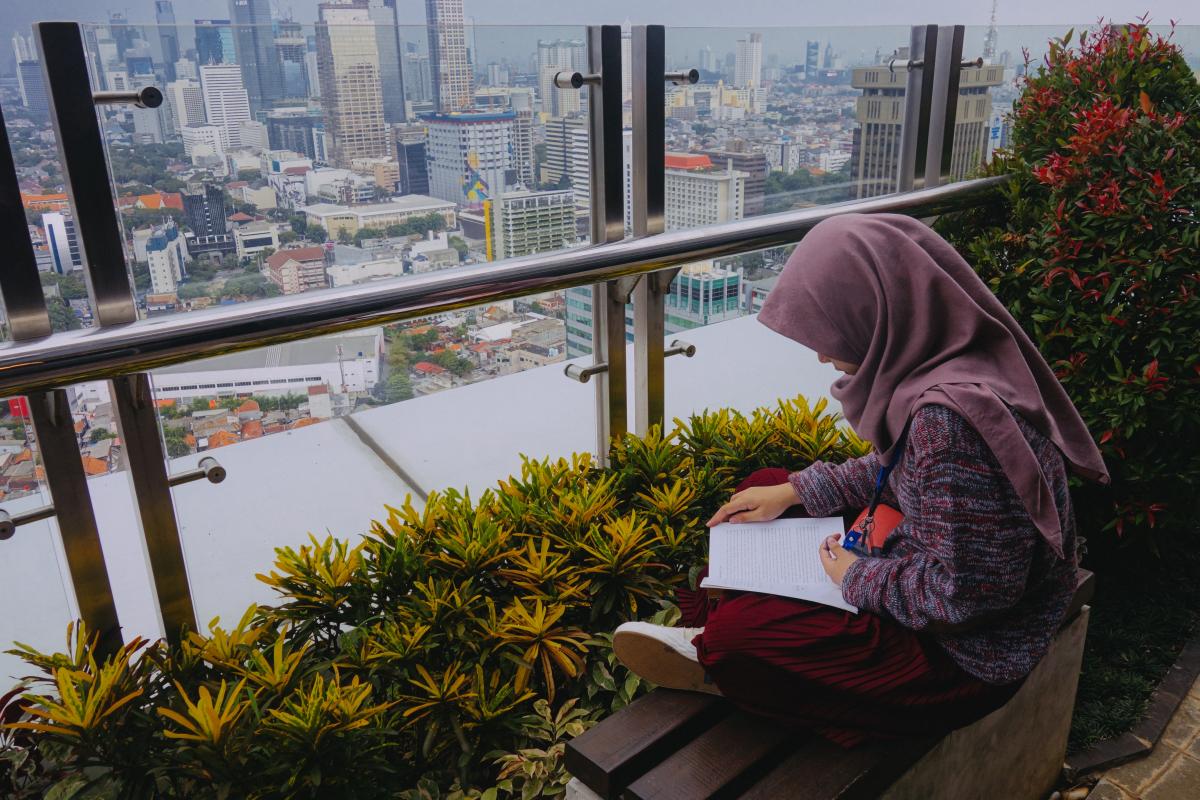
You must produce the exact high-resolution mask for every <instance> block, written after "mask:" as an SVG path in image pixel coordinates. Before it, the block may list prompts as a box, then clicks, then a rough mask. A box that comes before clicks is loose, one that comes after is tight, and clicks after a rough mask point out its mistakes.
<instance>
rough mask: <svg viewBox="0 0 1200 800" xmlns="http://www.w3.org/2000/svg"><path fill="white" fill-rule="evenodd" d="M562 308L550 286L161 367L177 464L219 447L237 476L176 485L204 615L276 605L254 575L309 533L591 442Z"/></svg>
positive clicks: (363, 523) (346, 531) (162, 403)
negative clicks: (568, 363) (568, 364)
mask: <svg viewBox="0 0 1200 800" xmlns="http://www.w3.org/2000/svg"><path fill="white" fill-rule="evenodd" d="M565 307H566V306H565V297H564V293H562V292H557V293H550V294H544V295H539V296H536V297H529V298H524V299H521V300H515V301H509V302H502V303H497V304H494V305H492V306H488V307H485V308H474V309H467V310H464V311H461V312H455V313H451V314H444V315H439V316H438V317H436V318H423V319H420V320H415V321H412V322H408V323H404V324H398V325H390V326H386V327H374V328H362V329H358V330H355V331H351V332H347V333H342V334H336V335H332V336H328V337H320V338H312V339H305V340H302V341H298V342H293V343H289V344H283V345H277V346H273V347H269V348H262V349H258V350H250V351H246V352H242V353H236V354H232V355H228V356H221V357H217V358H212V359H206V360H204V361H196V362H190V363H185V364H180V365H176V366H173V367H168V368H163V369H159V370H155V371H154V372H153V373H152V384H153V387H154V394H155V397H156V399H157V404H158V406H159V410H160V418H161V425H162V430H163V435H164V442H165V446H166V450H167V452H168V454H169V456H170V471H171V472H172V473H177V472H182V471H185V470H189V469H193V468H195V467H196V465H197V463H198V461H199V459H200V458H202V457H204V456H212V457H213V458H215V459H216V460H217V461H218V462H219V463H220V465H221V466H222V467H224V468H225V470H226V471H227V475H228V477H227V478H226V479H225V480H224V482H222V483H220V484H216V485H214V484H210V483H207V482H204V481H196V482H194V483H188V484H184V485H181V486H178V487H176V488H175V489H174V490H173V497H174V503H175V509H176V517H177V519H178V521H179V526H180V533H181V537H182V540H183V547H184V553H185V557H186V560H187V569H188V575H189V581H190V584H191V587H192V594H193V599H194V601H195V605H196V609H197V614H198V617H199V618H200V619H201V620H202V621H206V620H208V619H211V618H212V617H213V616H216V615H221V616H222V617H223V618H229V617H230V616H232V617H234V618H236V617H238V616H240V614H241V613H242V612H243V611H244V610H245V608H246V606H247V604H249V603H250V602H255V601H258V602H266V601H268V600H269V599H270V598H271V591H270V589H269V588H268V587H267V586H265V585H264V584H262V583H261V582H259V581H257V580H256V579H255V573H256V572H265V571H268V570H269V567H270V565H271V563H272V561H273V559H274V549H275V548H276V547H281V546H285V545H299V544H303V543H304V542H305V541H306V537H307V534H308V533H310V532H311V533H313V534H314V535H316V536H318V537H319V538H323V537H324V536H325V535H326V534H327V533H332V534H335V535H337V536H341V537H353V536H354V535H356V534H358V533H361V532H364V531H366V530H367V529H368V527H369V526H370V523H371V521H372V520H375V519H382V518H384V517H386V513H387V512H386V511H385V509H384V505H385V504H390V505H393V506H401V505H403V503H404V502H405V500H406V498H409V497H411V499H412V502H413V503H414V505H417V506H418V507H419V506H420V505H421V504H422V503H423V500H424V498H425V497H426V495H427V494H428V493H429V492H431V491H435V490H437V491H441V490H444V489H447V488H451V487H453V488H458V489H464V488H467V489H470V491H471V492H472V495H473V496H477V495H478V493H479V492H481V491H482V490H484V489H486V488H488V487H490V486H494V484H495V482H496V481H497V480H498V479H500V478H503V477H505V476H508V475H510V474H514V473H517V472H519V469H520V463H521V462H520V455H521V454H528V455H530V456H534V457H538V458H541V457H545V456H553V457H560V456H566V455H569V454H570V453H573V452H588V451H594V450H595V447H596V441H595V440H596V428H595V400H594V397H595V388H594V386H593V385H592V384H590V383H589V384H581V383H578V382H575V381H573V380H570V379H569V378H567V377H566V376H565V375H564V374H563V368H564V366H565V365H564V363H563V362H564V361H565V359H566V335H567V333H566V320H565ZM231 564H235V565H238V568H236V569H232V568H231V567H230V565H231Z"/></svg>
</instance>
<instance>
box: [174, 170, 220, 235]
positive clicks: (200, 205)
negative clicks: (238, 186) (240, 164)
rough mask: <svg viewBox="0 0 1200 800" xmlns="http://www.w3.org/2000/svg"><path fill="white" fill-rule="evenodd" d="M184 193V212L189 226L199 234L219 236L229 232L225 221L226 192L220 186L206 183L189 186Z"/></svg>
mask: <svg viewBox="0 0 1200 800" xmlns="http://www.w3.org/2000/svg"><path fill="white" fill-rule="evenodd" d="M182 195H183V213H184V216H185V217H187V223H188V227H189V228H191V229H192V232H193V233H194V234H196V235H197V236H219V235H222V234H225V233H227V232H228V231H227V229H226V223H225V192H224V191H222V189H221V187H220V186H217V185H216V184H212V183H206V184H204V186H203V187H195V188H194V189H193V188H191V187H189V190H188V191H185V192H183V193H182Z"/></svg>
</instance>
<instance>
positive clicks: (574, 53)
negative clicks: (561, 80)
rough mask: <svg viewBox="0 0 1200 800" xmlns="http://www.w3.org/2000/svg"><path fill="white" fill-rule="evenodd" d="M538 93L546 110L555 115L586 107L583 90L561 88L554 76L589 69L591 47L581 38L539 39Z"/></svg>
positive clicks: (571, 112) (572, 112)
mask: <svg viewBox="0 0 1200 800" xmlns="http://www.w3.org/2000/svg"><path fill="white" fill-rule="evenodd" d="M537 58H538V95H539V97H540V98H541V101H542V112H543V113H545V114H549V115H550V116H553V117H565V116H567V115H569V114H574V113H576V112H578V111H580V110H581V109H582V107H583V106H582V100H583V96H584V92H583V91H581V90H579V89H559V88H558V87H557V86H555V85H554V76H555V75H556V74H557V73H559V72H586V71H587V46H586V45H585V44H584V43H583V42H582V41H581V40H579V39H556V40H553V41H542V40H539V41H538V50H537Z"/></svg>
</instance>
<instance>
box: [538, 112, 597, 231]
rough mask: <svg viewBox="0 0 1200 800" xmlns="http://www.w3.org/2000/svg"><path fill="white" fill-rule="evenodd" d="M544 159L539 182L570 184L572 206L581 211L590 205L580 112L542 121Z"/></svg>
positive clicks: (584, 122) (586, 145)
mask: <svg viewBox="0 0 1200 800" xmlns="http://www.w3.org/2000/svg"><path fill="white" fill-rule="evenodd" d="M545 135H546V160H545V162H544V163H543V164H542V176H541V177H542V183H544V184H550V185H554V186H556V187H557V188H566V187H567V186H570V187H571V191H572V193H574V195H575V207H576V208H577V209H579V210H580V211H581V212H583V211H587V210H588V209H590V208H591V205H592V202H591V198H592V193H591V180H590V177H589V174H590V173H589V170H590V167H589V164H588V153H589V152H590V145H589V141H588V127H587V120H586V119H584V118H583V117H581V116H574V117H563V118H559V119H551V120H549V121H548V122H547V123H546V133H545Z"/></svg>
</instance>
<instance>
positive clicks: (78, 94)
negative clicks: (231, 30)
mask: <svg viewBox="0 0 1200 800" xmlns="http://www.w3.org/2000/svg"><path fill="white" fill-rule="evenodd" d="M34 31H35V34H36V37H37V41H38V50H39V53H40V55H41V61H42V68H43V70H44V71H45V74H46V77H47V89H48V96H49V101H50V112H51V113H50V117H51V119H52V120H53V122H54V133H55V136H56V137H57V139H58V145H59V150H60V152H61V154H62V166H63V175H64V179H65V183H66V186H67V195H68V197H69V198H70V201H71V210H72V212H73V213H74V215H75V225H76V230H77V231H78V233H79V240H80V245H81V249H82V251H83V257H84V263H85V266H86V270H87V272H86V274H87V284H88V293H89V295H90V297H91V302H92V309H93V311H94V314H95V318H96V321H97V323H98V324H99V325H100V326H101V327H104V326H109V325H120V324H124V323H127V322H132V321H134V320H136V319H137V307H136V304H135V300H134V294H133V287H132V285H131V283H130V276H129V272H128V271H127V270H126V268H125V255H124V247H123V244H122V241H121V227H120V224H119V221H118V219H117V212H116V207H115V205H114V202H113V191H112V182H111V180H110V177H109V172H108V160H107V159H106V157H105V153H104V138H103V133H102V131H101V129H100V120H99V117H98V116H97V114H96V109H95V106H94V102H93V98H92V88H91V85H90V84H89V82H88V69H87V54H86V52H85V49H84V43H83V32H82V30H81V28H80V26H79V25H78V24H77V23H72V22H40V23H37V24H36V25H35V26H34ZM111 387H112V403H113V408H114V410H115V411H116V416H117V424H118V427H119V429H120V434H121V442H122V445H123V447H124V451H125V457H126V460H127V461H128V464H129V476H130V479H131V480H132V485H133V494H134V497H135V501H136V503H137V506H138V512H139V516H140V519H141V526H142V537H143V541H144V542H145V546H146V557H147V560H148V562H149V565H150V569H151V572H152V574H153V578H154V588H155V594H156V599H157V601H158V610H159V613H160V615H161V618H162V622H163V630H164V632H165V633H166V636H167V639H168V640H169V641H176V640H177V639H178V638H179V637H180V635H181V634H182V632H183V631H184V630H185V629H186V628H191V629H193V630H194V629H195V627H196V614H195V611H194V609H193V607H192V597H191V591H190V588H189V586H188V579H187V567H186V564H185V563H184V557H183V546H182V543H181V542H180V538H179V525H178V523H177V521H176V519H175V510H174V507H173V505H172V502H171V490H170V484H169V483H168V477H167V464H166V455H165V453H164V451H163V444H162V439H161V437H160V436H159V430H158V417H157V414H156V410H155V407H154V402H153V398H152V396H151V389H150V378H149V376H148V375H146V374H145V373H137V374H135V375H129V376H125V377H122V378H118V379H115V380H113V381H112V382H111Z"/></svg>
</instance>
